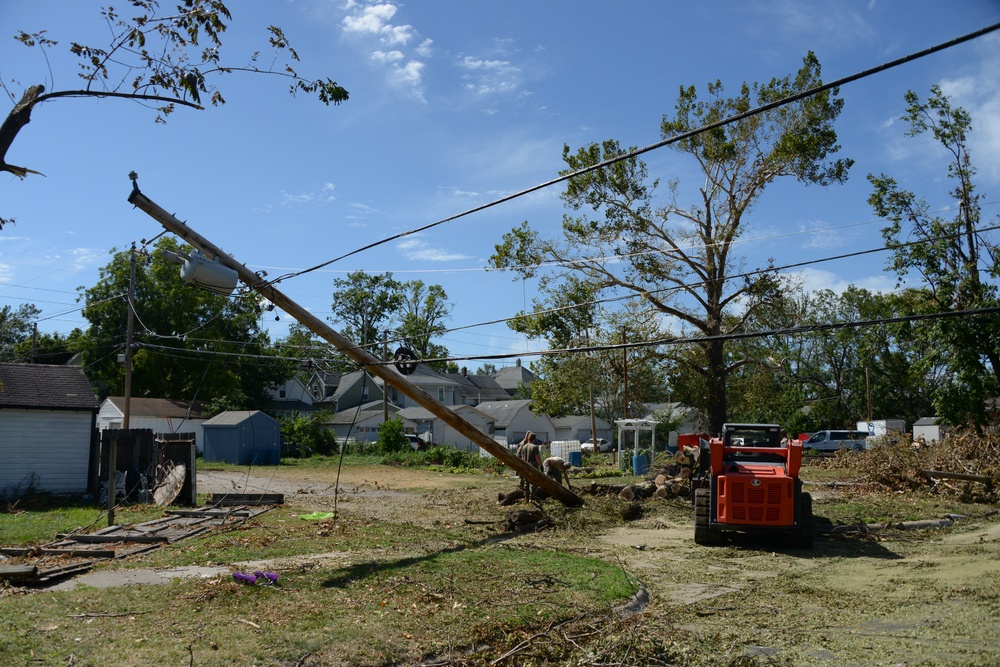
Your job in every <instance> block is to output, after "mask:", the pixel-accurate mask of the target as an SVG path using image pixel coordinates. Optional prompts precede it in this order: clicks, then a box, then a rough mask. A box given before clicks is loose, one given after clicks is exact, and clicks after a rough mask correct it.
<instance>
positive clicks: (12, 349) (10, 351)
mask: <svg viewBox="0 0 1000 667" xmlns="http://www.w3.org/2000/svg"><path fill="white" fill-rule="evenodd" d="M40 313H41V311H40V310H38V308H36V307H35V306H34V304H30V303H25V304H22V305H20V306H18V307H17V308H11V307H10V306H4V307H3V308H0V361H26V359H22V358H18V353H17V345H18V343H22V342H24V341H25V340H28V339H30V338H31V334H32V331H33V330H34V326H35V322H36V321H37V320H38V315H39V314H40Z"/></svg>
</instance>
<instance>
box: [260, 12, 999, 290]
mask: <svg viewBox="0 0 1000 667" xmlns="http://www.w3.org/2000/svg"><path fill="white" fill-rule="evenodd" d="M996 30H1000V23H995V24H993V25H991V26H988V27H986V28H982V29H980V30H976V31H975V32H971V33H968V34H966V35H963V36H961V37H957V38H955V39H952V40H950V41H947V42H943V43H941V44H938V45H936V46H932V47H929V48H927V49H924V50H923V51H917V52H916V53H911V54H910V55H907V56H903V57H902V58H897V59H896V60H891V61H889V62H887V63H884V64H882V65H878V66H876V67H872V68H870V69H866V70H863V71H861V72H857V73H855V74H851V75H850V76H845V77H843V78H841V79H837V80H836V81H831V82H830V83H826V84H822V85H819V86H816V87H815V88H810V89H809V90H806V91H803V92H801V93H796V94H794V95H789V96H788V97H783V98H781V99H779V100H775V101H774V102H769V103H767V104H764V105H761V106H759V107H755V108H753V109H749V110H747V111H744V112H742V113H738V114H735V115H733V116H729V117H728V118H724V119H722V120H719V121H716V122H714V123H709V124H707V125H702V126H701V127H698V128H695V129H693V130H689V131H687V132H682V133H681V134H675V135H673V136H671V137H668V138H667V139H663V140H661V141H657V142H655V143H652V144H649V145H648V146H644V147H642V148H636V149H633V150H630V151H626V152H624V153H622V154H620V155H616V156H615V157H611V158H608V159H606V160H603V161H601V162H598V163H597V164H594V165H591V166H589V167H584V168H582V169H577V170H576V171H572V172H569V173H566V174H563V175H561V176H557V177H556V178H553V179H551V180H548V181H545V182H544V183H539V184H538V185H533V186H531V187H529V188H526V189H524V190H520V191H518V192H514V193H512V194H509V195H506V196H504V197H500V198H499V199H494V200H493V201H490V202H487V203H485V204H481V205H479V206H474V207H473V208H470V209H467V210H465V211H462V212H461V213H456V214H455V215H450V216H448V217H446V218H442V219H440V220H438V221H436V222H431V223H429V224H426V225H423V226H422V227H417V228H415V229H411V230H409V231H405V232H401V233H399V234H394V235H392V236H389V237H386V238H384V239H380V240H378V241H374V242H372V243H369V244H367V245H365V246H362V247H360V248H357V249H356V250H352V251H350V252H348V253H345V254H343V255H340V256H339V257H335V258H333V259H331V260H328V261H326V262H323V263H321V264H317V265H315V266H312V267H310V268H308V269H302V270H301V271H296V272H293V273H288V274H285V275H283V276H279V277H277V278H275V279H274V280H272V281H270V283H269V284H271V285H274V284H277V283H279V282H281V281H283V280H287V279H288V278H296V277H298V276H301V275H304V274H306V273H310V272H312V271H316V270H318V269H322V268H323V267H325V266H329V265H330V264H334V263H336V262H339V261H340V260H342V259H345V258H347V257H350V256H352V255H356V254H358V253H360V252H364V251H365V250H371V249H372V248H375V247H378V246H380V245H383V244H385V243H389V242H390V241H396V240H398V239H401V238H405V237H407V236H411V235H413V234H418V233H420V232H423V231H426V230H428V229H431V228H433V227H437V226H439V225H443V224H445V223H447V222H453V221H455V220H458V219H459V218H463V217H465V216H468V215H471V214H473V213H478V212H479V211H484V210H486V209H488V208H492V207H494V206H497V205H499V204H503V203H505V202H508V201H511V200H513V199H517V198H518V197H523V196H525V195H528V194H531V193H533V192H537V191H538V190H543V189H545V188H547V187H549V186H552V185H556V184H557V183H562V182H564V181H568V180H570V179H571V178H575V177H577V176H582V175H583V174H588V173H590V172H592V171H597V170H599V169H603V168H605V167H608V166H610V165H612V164H615V163H617V162H622V161H624V160H630V159H632V158H635V157H638V156H640V155H643V154H644V153H648V152H650V151H653V150H656V149H658V148H663V147H665V146H669V145H671V144H675V143H677V142H679V141H683V140H685V139H690V138H691V137H694V136H696V135H699V134H702V133H704V132H708V131H710V130H714V129H716V128H720V127H724V126H726V125H730V124H732V123H735V122H738V121H741V120H745V119H747V118H751V117H753V116H756V115H758V114H761V113H764V112H766V111H771V110H772V109H777V108H778V107H782V106H785V105H787V104H791V103H792V102H797V101H799V100H801V99H805V98H807V97H811V96H813V95H818V94H819V93H822V92H826V91H828V90H832V89H833V88H839V87H841V86H843V85H845V84H848V83H853V82H855V81H858V80H859V79H864V78H866V77H869V76H872V75H873V74H878V73H881V72H885V71H886V70H890V69H893V68H895V67H899V66H900V65H905V64H907V63H910V62H912V61H914V60H919V59H920V58H924V57H926V56H929V55H931V54H934V53H937V52H938V51H943V50H945V49H949V48H951V47H953V46H957V45H959V44H962V43H964V42H968V41H970V40H973V39H977V38H979V37H982V36H983V35H987V34H989V33H991V32H994V31H996Z"/></svg>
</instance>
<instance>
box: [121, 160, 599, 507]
mask: <svg viewBox="0 0 1000 667" xmlns="http://www.w3.org/2000/svg"><path fill="white" fill-rule="evenodd" d="M128 201H129V203H131V204H132V205H134V206H135V207H136V208H138V209H140V210H141V211H143V212H144V213H146V214H147V215H149V216H150V217H151V218H153V219H154V220H156V221H157V222H159V223H160V224H161V225H163V227H164V228H165V229H166V230H167V231H169V232H171V233H173V234H176V235H177V236H179V237H181V238H182V239H184V240H185V241H187V242H188V243H190V244H191V245H192V246H194V247H195V248H198V249H199V250H201V251H202V252H203V253H205V254H206V255H208V256H210V257H212V258H215V259H217V260H218V261H219V263H221V264H222V265H223V266H226V267H228V268H230V269H232V270H233V271H235V272H236V274H237V275H238V276H239V279H240V280H241V281H243V283H244V284H246V285H247V286H248V287H250V288H251V289H253V290H254V291H255V292H257V293H258V294H261V295H262V296H263V297H264V298H266V299H267V300H269V301H270V302H271V303H273V304H274V305H275V306H277V307H279V308H281V309H282V310H284V311H285V312H286V313H288V314H289V315H291V316H292V317H294V318H295V319H296V320H298V321H299V322H301V323H302V325H303V326H305V327H306V328H307V329H309V330H310V331H312V332H313V333H315V334H317V335H319V336H321V337H322V338H323V339H324V340H327V341H328V342H330V343H332V344H333V345H334V346H335V347H336V348H337V349H338V350H340V351H341V352H343V353H344V354H345V355H347V356H348V357H350V358H351V359H353V360H354V361H355V362H356V363H358V364H359V365H361V366H362V367H364V368H365V369H366V370H368V371H369V372H370V373H371V374H372V375H376V376H378V377H380V378H382V382H383V385H389V384H391V385H392V386H394V387H396V388H397V389H399V390H400V391H401V392H403V393H404V394H406V395H407V396H409V397H410V398H411V399H413V401H414V402H416V403H417V404H418V405H420V406H421V407H424V408H427V410H429V411H430V412H431V413H432V414H433V415H435V416H436V417H437V418H438V419H440V420H441V421H443V422H444V423H445V424H447V425H449V426H451V427H452V428H453V429H455V430H456V431H458V432H459V433H461V434H462V435H464V436H465V437H467V438H468V439H469V440H471V441H472V442H474V443H476V444H477V445H478V446H479V447H482V448H483V449H485V450H486V451H487V452H489V453H490V454H492V455H493V456H494V457H496V458H497V459H499V460H500V461H502V462H503V463H504V464H506V465H508V466H509V467H510V468H512V469H513V470H515V471H516V472H517V473H518V474H519V475H520V476H521V477H524V478H525V479H527V480H528V481H529V482H531V483H532V484H534V485H535V486H537V487H539V488H541V489H543V490H544V491H545V492H546V493H548V494H549V495H550V496H552V497H553V498H556V499H558V500H559V501H561V502H562V503H563V504H564V505H573V506H576V505H582V504H583V501H582V500H581V499H580V497H579V496H577V495H576V494H575V493H574V492H573V491H571V490H570V489H567V488H565V487H564V486H563V485H562V484H559V483H557V482H556V481H555V480H554V479H552V478H551V477H549V476H548V475H546V474H544V473H543V472H542V471H541V470H539V469H538V468H535V467H534V466H532V465H530V464H529V463H527V462H526V461H522V460H521V459H520V458H518V457H517V456H515V455H514V454H512V453H511V452H510V451H509V450H508V449H507V448H506V447H502V446H500V445H499V444H498V443H497V442H495V441H494V440H493V438H491V437H489V436H488V435H486V434H485V433H483V432H482V431H480V430H479V429H477V428H476V427H475V426H473V425H472V424H470V423H469V422H467V421H465V420H464V419H462V417H460V416H459V415H458V414H456V413H455V412H453V411H452V410H449V409H448V407H447V406H445V405H444V404H443V403H440V402H438V401H437V400H436V399H434V398H433V397H431V396H430V395H429V394H428V393H427V392H425V391H424V390H422V389H420V387H418V386H416V385H415V384H413V383H412V382H410V381H409V380H408V379H406V376H405V375H402V374H398V373H395V372H393V371H392V370H390V368H389V366H388V365H387V364H384V363H382V362H380V361H379V360H378V359H376V358H375V357H374V356H372V355H371V353H369V352H368V351H367V350H365V349H364V348H362V347H358V346H357V345H356V344H354V343H353V342H351V341H350V340H349V339H348V338H345V337H344V336H343V335H342V334H340V333H339V332H337V331H335V330H334V329H333V328H332V327H330V326H329V325H328V324H326V323H325V322H323V321H322V320H321V319H319V318H318V317H316V316H315V315H313V314H312V313H310V312H309V311H308V310H306V309H305V308H303V307H302V306H300V305H299V304H297V303H295V302H294V301H292V300H291V299H290V298H288V297H287V296H285V295H284V294H282V293H281V292H279V291H278V290H277V289H275V288H274V286H273V285H271V284H270V283H268V282H267V281H265V280H263V279H262V278H261V277H260V276H259V275H257V274H256V273H254V272H253V271H251V270H250V269H248V268H247V267H246V266H244V265H243V264H241V263H239V262H237V261H236V260H235V259H233V258H232V257H231V256H229V255H228V254H226V253H225V252H223V251H222V250H220V249H219V248H218V247H217V246H215V245H214V244H212V243H211V242H210V241H209V240H208V239H206V238H204V237H203V236H201V235H200V234H198V233H197V232H195V231H194V230H193V229H191V228H190V227H188V226H187V225H186V224H184V223H183V222H181V221H180V220H178V219H177V218H176V217H174V216H173V215H172V214H170V213H168V212H167V211H165V210H164V209H162V208H160V207H159V206H158V205H156V204H155V203H154V202H153V201H152V200H150V199H149V198H148V197H146V196H145V195H144V194H142V192H140V191H139V187H138V185H137V184H136V182H135V180H134V179H133V181H132V193H131V194H130V195H129V197H128Z"/></svg>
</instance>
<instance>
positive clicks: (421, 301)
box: [396, 280, 451, 370]
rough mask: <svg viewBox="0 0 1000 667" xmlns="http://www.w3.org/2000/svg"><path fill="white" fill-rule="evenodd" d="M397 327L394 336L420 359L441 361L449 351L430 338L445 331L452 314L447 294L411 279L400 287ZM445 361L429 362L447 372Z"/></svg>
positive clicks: (437, 288)
mask: <svg viewBox="0 0 1000 667" xmlns="http://www.w3.org/2000/svg"><path fill="white" fill-rule="evenodd" d="M400 289H401V291H402V295H403V299H402V302H401V304H400V324H399V327H398V328H397V330H396V334H397V335H398V336H399V337H400V338H402V339H403V340H405V341H406V342H407V343H408V344H409V345H410V346H411V348H412V349H413V351H414V352H415V353H416V354H417V356H418V357H419V358H421V359H442V358H444V357H447V356H448V348H446V347H444V346H443V345H438V344H436V343H434V342H433V341H432V340H431V338H433V337H434V336H440V335H441V334H443V333H444V332H445V326H444V322H445V320H447V319H448V317H449V316H450V315H451V304H450V303H448V295H447V294H446V293H445V291H444V288H443V287H441V286H440V285H430V286H427V285H424V281H422V280H411V281H408V282H405V283H403V284H402V286H401V288H400ZM447 363H448V362H445V361H438V362H431V363H430V364H429V365H430V366H431V367H432V368H435V369H437V370H446V368H447Z"/></svg>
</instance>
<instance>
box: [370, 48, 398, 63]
mask: <svg viewBox="0 0 1000 667" xmlns="http://www.w3.org/2000/svg"><path fill="white" fill-rule="evenodd" d="M403 57H404V56H403V52H402V51H373V52H372V55H371V59H372V60H374V61H375V62H378V63H383V64H386V65H390V64H393V63H397V62H399V61H400V60H402V59H403Z"/></svg>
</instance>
